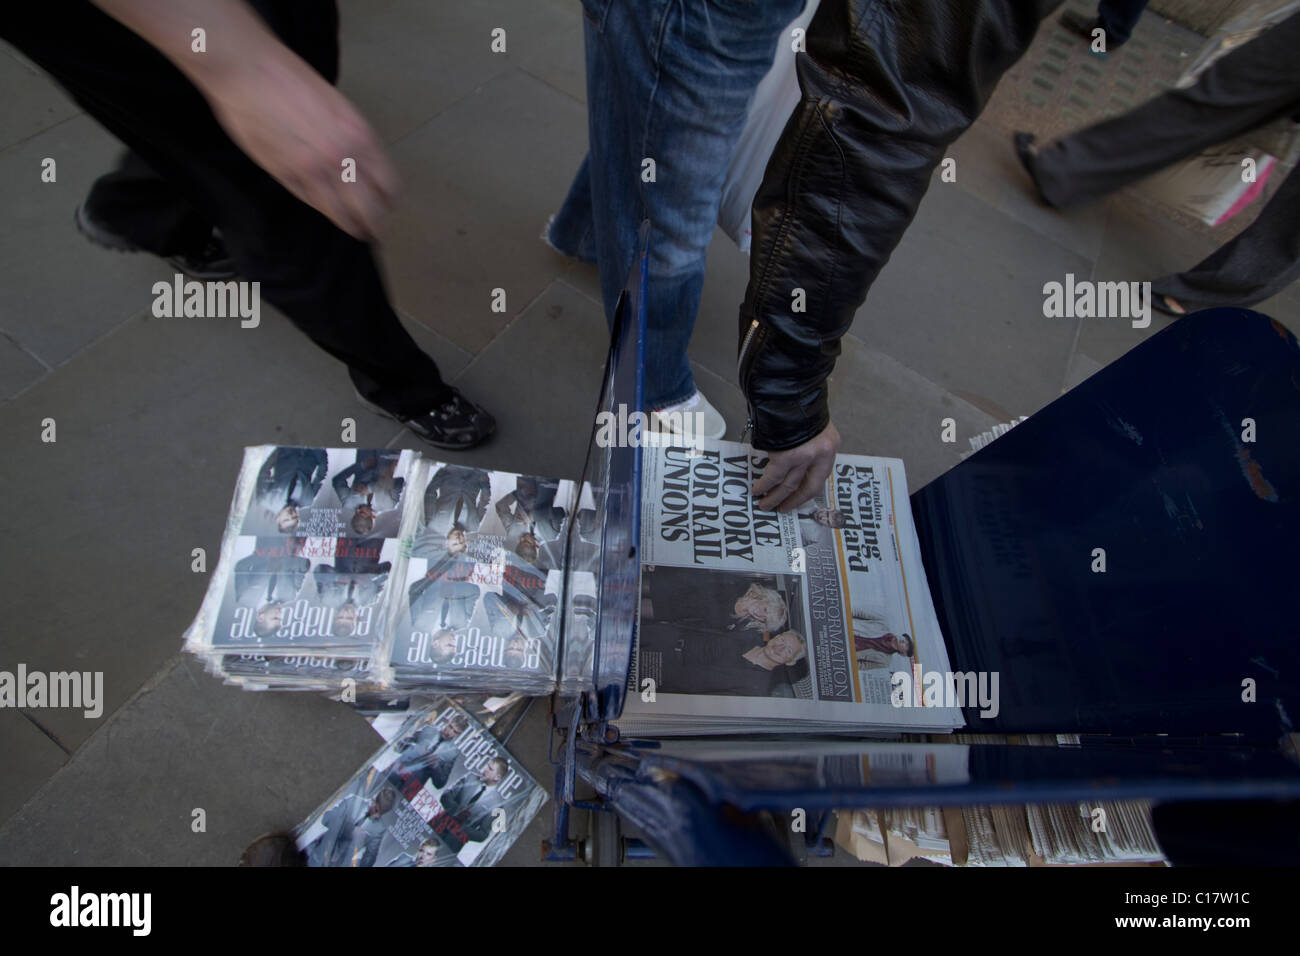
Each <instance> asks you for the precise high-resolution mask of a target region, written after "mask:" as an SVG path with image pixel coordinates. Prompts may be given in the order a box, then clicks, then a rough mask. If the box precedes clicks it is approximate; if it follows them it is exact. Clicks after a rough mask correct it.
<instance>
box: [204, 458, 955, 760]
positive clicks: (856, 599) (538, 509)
mask: <svg viewBox="0 0 1300 956" xmlns="http://www.w3.org/2000/svg"><path fill="white" fill-rule="evenodd" d="M767 461H768V459H767V455H766V454H765V453H763V452H760V451H755V450H754V449H752V448H750V447H749V446H747V445H741V444H736V443H731V442H722V441H707V440H695V441H693V442H691V443H690V444H680V445H679V444H672V443H670V441H666V440H664V439H663V437H662V436H660V440H657V441H655V442H651V443H649V444H648V445H647V446H646V447H645V448H644V449H643V466H642V494H641V522H640V536H641V537H640V544H641V547H640V552H639V556H638V555H636V553H635V551H633V554H632V557H633V558H634V559H639V562H640V574H639V582H637V581H636V580H633V582H632V585H631V586H632V587H633V588H635V589H638V591H639V593H633V594H631V595H629V594H627V593H626V592H627V590H628V586H627V585H626V584H625V583H623V582H620V583H619V588H618V589H616V590H618V594H617V599H618V609H617V610H611V609H610V605H607V604H602V601H605V600H608V599H609V594H608V593H605V592H609V590H610V588H609V586H608V582H607V586H606V588H605V592H603V591H602V587H601V581H600V571H601V567H602V555H603V553H604V549H605V548H606V547H608V545H607V541H609V540H613V539H614V538H617V537H618V535H617V534H614V535H611V534H610V531H609V529H608V528H606V526H605V525H606V521H607V515H606V510H605V507H604V505H605V503H604V501H603V500H602V498H601V496H602V494H604V492H603V490H602V488H601V483H600V482H599V481H596V480H593V481H592V482H590V483H588V484H581V485H580V484H579V483H578V482H576V481H573V480H555V479H546V478H537V477H531V476H527V475H520V474H515V473H512V472H502V471H487V470H484V469H480V468H471V467H467V466H463V465H456V464H447V463H444V462H439V461H436V460H433V459H430V458H426V457H425V456H423V455H420V454H418V453H416V452H411V451H398V450H391V449H378V450H357V449H324V448H295V447H283V446H261V447H256V448H250V449H247V450H246V452H245V457H244V463H243V467H242V469H241V471H240V475H239V480H238V483H237V487H236V492H235V496H234V501H233V504H232V507H231V513H230V517H229V521H228V527H227V531H226V535H225V539H224V541H223V543H222V548H221V557H220V560H219V561H218V565H217V568H216V570H215V571H214V573H213V577H212V580H211V582H210V586H209V589H208V593H207V596H206V597H205V599H204V603H203V606H202V608H201V610H200V613H199V615H198V616H197V618H196V619H195V621H194V624H193V625H192V626H191V627H190V629H189V631H188V632H187V634H186V648H187V649H188V650H190V651H192V652H193V653H195V654H197V655H199V656H200V657H202V658H203V659H204V660H205V661H206V662H207V665H208V667H209V668H210V670H211V671H212V672H214V673H216V674H218V675H220V676H221V677H223V678H224V679H225V680H227V681H229V682H231V683H234V684H238V685H240V686H242V687H244V688H247V689H257V690H261V689H270V688H274V689H287V690H295V689H297V690H318V691H326V692H332V693H336V694H337V693H338V692H339V691H340V690H341V689H342V690H344V691H345V692H346V689H347V688H351V689H352V691H354V692H356V693H361V692H363V691H364V692H365V693H369V694H375V693H378V694H387V695H390V696H394V695H409V694H412V693H416V694H418V693H438V694H441V693H477V694H494V695H507V694H525V695H543V694H549V693H551V692H553V691H558V692H559V693H560V694H561V695H565V696H572V695H577V694H580V693H582V692H584V691H590V690H592V689H593V686H594V677H593V671H594V664H595V661H594V651H595V646H596V636H597V634H598V633H600V634H601V635H602V638H603V646H604V647H605V650H604V651H602V658H603V659H604V660H605V661H606V662H608V661H609V660H610V659H614V660H615V661H616V662H617V661H618V660H619V659H620V655H623V656H625V657H626V661H627V663H626V681H627V691H628V693H627V694H626V705H625V707H624V710H623V714H622V716H621V718H620V719H619V721H618V725H619V727H620V728H621V729H622V730H623V731H624V732H628V733H636V734H644V735H651V736H671V735H680V734H699V733H708V734H712V733H732V732H764V731H775V732H782V733H785V732H791V731H795V732H859V733H860V732H864V731H866V732H874V731H880V732H897V731H905V730H915V731H949V730H952V729H953V728H954V727H958V726H961V725H962V723H963V720H962V716H961V707H962V706H963V705H967V706H973V705H975V704H976V701H963V700H960V699H957V698H956V697H954V695H953V693H952V692H951V691H952V689H953V685H952V682H951V680H949V678H950V677H951V675H950V674H949V667H948V657H947V652H946V649H945V646H944V641H943V635H942V634H941V633H940V630H939V624H938V619H937V617H936V615H935V610H934V606H933V603H932V601H931V598H930V591H929V587H928V586H927V583H926V576H925V568H924V567H923V566H922V563H921V556H920V549H919V545H918V542H917V537H916V531H915V528H914V527H913V524H912V515H911V511H910V509H909V506H908V494H907V482H906V477H905V475H904V472H903V464H902V462H901V461H898V460H896V459H887V458H868V457H860V456H851V455H841V456H839V457H838V458H837V459H836V462H835V466H834V469H833V471H832V473H831V475H830V476H829V477H828V478H827V480H826V482H825V485H824V486H823V488H821V489H820V492H819V493H818V494H817V495H816V496H815V497H814V498H813V499H812V500H811V501H809V502H807V503H805V504H804V505H802V506H801V507H799V508H798V509H797V510H795V511H793V512H790V513H775V512H767V511H763V510H762V509H761V508H760V507H759V506H758V504H757V502H756V501H755V499H754V498H753V497H752V495H751V493H750V489H751V487H752V485H753V483H754V482H755V481H756V480H757V479H758V478H759V477H760V476H761V475H762V473H763V470H764V468H765V467H766V465H767ZM624 511H626V509H624ZM628 530H629V529H622V532H623V537H626V536H627V532H628ZM632 540H633V541H635V539H634V538H633V539H632ZM620 553H621V555H622V558H621V559H620V560H623V561H626V560H627V558H628V549H627V548H626V547H623V548H622V550H621V552H620ZM634 567H635V565H634ZM634 577H635V576H634ZM602 611H603V612H604V614H603V617H602ZM619 642H621V643H619ZM611 648H613V650H611ZM623 673H624V672H623V670H622V669H621V666H620V667H618V674H619V677H618V680H619V681H621V680H623V676H622V675H623ZM934 686H939V687H941V688H943V687H947V689H948V692H947V693H944V692H942V690H941V692H939V693H938V694H937V695H936V694H933V693H930V692H929V691H928V689H929V688H932V687H934ZM923 688H926V691H925V692H923Z"/></svg>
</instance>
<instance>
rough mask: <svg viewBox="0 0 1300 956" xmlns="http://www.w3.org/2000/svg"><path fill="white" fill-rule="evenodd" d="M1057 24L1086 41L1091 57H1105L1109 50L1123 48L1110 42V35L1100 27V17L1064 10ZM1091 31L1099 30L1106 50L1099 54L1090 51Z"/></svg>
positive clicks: (1119, 44)
mask: <svg viewBox="0 0 1300 956" xmlns="http://www.w3.org/2000/svg"><path fill="white" fill-rule="evenodd" d="M1057 22H1058V23H1059V24H1060V25H1061V26H1063V27H1065V29H1067V30H1069V31H1070V32H1071V33H1073V34H1074V35H1075V36H1078V37H1082V38H1083V39H1085V40H1087V41H1088V52H1090V53H1092V55H1093V56H1105V55H1106V54H1107V53H1109V52H1110V51H1111V50H1118V49H1119V48H1120V47H1121V46H1123V43H1115V42H1114V41H1112V40H1111V38H1110V34H1109V33H1107V32H1106V28H1105V27H1103V26H1102V25H1101V18H1100V17H1089V16H1085V15H1084V14H1082V13H1076V12H1075V11H1073V10H1066V11H1065V12H1064V13H1062V14H1061V18H1060V19H1059V20H1058V21H1057ZM1093 30H1100V31H1101V35H1102V39H1103V40H1104V41H1105V45H1106V49H1105V50H1103V51H1102V52H1100V53H1098V52H1096V51H1094V50H1093V49H1092V41H1093V35H1092V31H1093Z"/></svg>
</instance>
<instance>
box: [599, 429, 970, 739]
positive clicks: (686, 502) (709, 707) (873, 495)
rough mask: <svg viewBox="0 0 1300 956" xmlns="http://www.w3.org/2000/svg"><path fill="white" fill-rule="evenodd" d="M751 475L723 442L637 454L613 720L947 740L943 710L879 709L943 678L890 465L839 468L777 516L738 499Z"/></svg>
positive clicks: (904, 506)
mask: <svg viewBox="0 0 1300 956" xmlns="http://www.w3.org/2000/svg"><path fill="white" fill-rule="evenodd" d="M766 464H767V456H766V455H765V454H764V453H763V452H759V451H755V450H754V449H752V448H750V447H749V446H747V445H740V444H735V443H731V442H716V441H701V442H697V443H696V444H695V446H694V447H660V448H651V449H647V451H646V455H645V459H644V466H643V478H644V481H643V493H642V540H641V561H642V573H641V615H640V625H639V629H638V636H637V649H636V654H635V657H634V663H633V669H632V676H631V686H629V696H628V702H627V706H626V708H625V709H624V721H625V722H627V723H628V724H629V726H634V727H638V728H642V729H646V728H649V727H655V728H659V729H662V730H663V731H664V732H669V731H670V730H671V729H673V728H674V727H676V728H678V729H677V732H684V731H685V729H688V728H689V727H690V726H692V725H696V726H708V725H709V724H710V722H722V723H729V722H735V723H738V724H746V723H748V724H750V725H751V726H752V722H753V721H755V720H760V721H761V720H769V721H782V720H795V721H800V722H805V723H806V724H808V725H810V726H821V727H833V726H835V725H856V726H878V727H902V726H907V727H911V728H927V729H944V730H950V729H952V727H953V726H957V725H960V724H961V722H962V721H961V716H960V712H959V711H958V709H957V708H955V707H906V708H898V707H895V706H893V704H892V703H891V699H890V698H891V691H892V690H893V675H894V674H895V673H896V672H907V673H912V672H913V668H914V667H920V668H923V669H925V670H927V671H928V670H938V671H945V672H946V671H947V669H948V663H947V652H946V650H945V647H944V644H943V638H942V635H941V634H940V633H939V626H938V621H937V618H936V617H935V614H934V609H933V605H932V604H931V599H930V595H929V589H928V587H927V586H926V584H925V577H924V574H925V572H924V569H923V568H922V566H921V560H920V552H919V548H918V546H917V544H916V536H915V531H914V530H913V528H912V524H911V515H910V511H909V510H908V497H907V488H906V479H905V477H904V474H903V464H902V462H901V461H897V460H894V459H884V458H866V457H859V456H849V455H842V456H839V457H838V458H837V459H836V463H835V467H834V469H833V471H832V474H831V476H830V477H829V478H828V479H827V482H826V486H825V489H824V491H823V493H822V494H821V495H819V496H818V497H816V498H814V499H813V500H812V501H810V502H807V503H806V504H804V505H803V506H802V507H800V508H799V509H798V510H797V511H796V512H793V513H785V514H782V513H773V512H763V511H761V510H759V509H758V507H757V505H756V503H755V502H754V501H753V500H752V499H751V497H750V494H749V489H750V487H751V486H752V483H753V481H754V480H755V479H756V478H757V477H758V476H759V475H760V474H761V473H762V470H763V468H764V467H765V466H766ZM621 724H622V722H621Z"/></svg>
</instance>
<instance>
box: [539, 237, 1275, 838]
mask: <svg viewBox="0 0 1300 956" xmlns="http://www.w3.org/2000/svg"><path fill="white" fill-rule="evenodd" d="M646 234H647V230H645V229H644V228H643V244H642V254H641V256H640V259H639V261H638V263H637V265H636V267H635V268H634V269H633V272H632V277H631V279H630V280H629V284H628V287H627V289H626V290H625V292H624V298H623V301H622V303H621V305H620V309H619V319H618V321H617V322H616V326H617V328H616V330H615V335H614V338H613V344H612V346H611V350H610V358H609V363H608V367H607V370H606V375H605V381H604V388H603V392H602V396H601V403H602V407H603V408H608V409H616V408H617V407H618V406H619V405H620V404H621V405H624V406H626V407H627V408H628V409H640V408H641V372H642V369H643V365H644V347H645V311H644V296H645V243H644V236H645V235H646ZM1252 438H1253V441H1252V440H1251V439H1252ZM584 478H585V480H587V481H589V482H591V483H592V486H593V488H594V489H596V493H597V495H598V498H599V499H603V519H604V527H603V551H602V559H601V573H600V575H599V578H598V580H599V602H598V612H599V617H598V626H597V628H596V633H597V646H596V653H595V659H594V674H593V689H592V690H590V691H588V692H586V693H584V694H582V695H581V696H579V697H576V698H573V697H570V698H564V697H560V696H557V697H556V698H555V699H554V700H553V701H552V719H553V725H554V726H553V730H554V733H553V741H552V744H553V746H552V762H553V764H554V766H555V811H554V812H555V821H554V823H555V834H554V838H553V840H552V841H551V842H550V843H548V844H547V846H546V853H547V856H548V858H549V859H552V860H564V859H573V858H575V856H576V855H577V854H578V847H577V845H576V843H575V841H574V840H573V838H572V837H571V835H570V827H569V813H570V810H571V808H573V807H579V808H583V809H588V810H593V811H598V812H597V813H596V814H595V816H596V818H597V820H601V821H604V824H611V825H612V824H615V823H616V821H615V818H614V817H613V816H610V814H611V813H612V814H617V815H618V816H619V817H621V818H622V819H623V820H624V821H625V822H627V823H628V824H631V825H632V826H634V827H635V828H636V829H637V830H638V831H639V833H640V834H641V835H642V836H643V837H644V839H645V840H646V842H647V843H648V844H649V845H650V846H651V847H652V848H653V849H654V850H655V851H656V852H657V853H659V854H660V855H662V856H663V857H666V858H667V859H669V860H671V861H672V862H675V863H684V864H709V863H727V864H739V863H788V862H790V860H789V856H788V853H787V852H786V850H785V849H784V848H782V847H781V846H780V845H779V844H778V841H775V840H773V839H771V837H770V834H769V833H768V832H765V831H764V830H763V829H762V828H761V827H760V826H759V824H758V822H757V817H756V814H757V813H758V811H772V812H775V813H781V814H789V813H790V812H792V811H793V810H795V809H796V808H799V809H802V810H804V811H805V812H806V813H807V815H808V821H809V822H808V826H807V829H806V837H805V838H806V840H807V842H808V843H809V845H810V846H817V845H820V844H821V837H822V834H823V833H824V830H825V826H826V822H827V820H828V818H829V814H830V811H831V810H833V809H836V808H857V807H897V806H909V805H910V806H922V805H924V806H933V805H969V804H990V803H1037V802H1049V801H1082V800H1120V799H1139V798H1141V799H1154V800H1163V801H1200V800H1237V799H1252V800H1260V799H1274V798H1297V797H1300V767H1298V766H1297V765H1296V764H1295V763H1294V761H1293V760H1291V759H1290V758H1289V757H1288V756H1286V754H1285V753H1284V750H1283V741H1284V738H1285V734H1287V733H1288V732H1291V731H1292V730H1294V726H1293V721H1294V719H1296V717H1297V716H1300V624H1298V623H1297V622H1298V621H1300V613H1297V610H1296V608H1295V606H1294V605H1293V603H1292V595H1293V593H1294V592H1295V589H1296V588H1297V584H1298V583H1300V582H1298V581H1297V577H1298V573H1300V546H1298V545H1297V541H1298V540H1300V348H1298V347H1297V342H1296V339H1295V337H1294V336H1293V335H1291V333H1290V332H1288V331H1287V330H1286V329H1285V328H1283V327H1282V326H1281V325H1279V324H1278V323H1276V322H1274V321H1272V320H1270V319H1268V318H1267V317H1265V316H1263V315H1259V314H1257V313H1254V312H1250V311H1247V310H1243V309H1215V310H1210V311H1206V312H1202V313H1198V314H1196V315H1193V316H1190V317H1187V318H1184V319H1180V320H1179V321H1177V322H1175V323H1174V324H1173V325H1171V326H1170V327H1168V328H1167V329H1165V330H1164V331H1162V332H1160V333H1158V334H1156V335H1153V336H1151V338H1150V339H1149V340H1148V341H1146V342H1145V343H1143V344H1142V345H1140V346H1138V347H1137V348H1135V349H1133V350H1132V351H1131V352H1129V353H1128V354H1127V355H1125V356H1124V357H1123V358H1121V359H1120V360H1118V361H1117V362H1114V363H1112V364H1111V365H1109V366H1107V367H1106V368H1105V369H1103V370H1102V371H1100V372H1098V373H1097V374H1096V375H1094V376H1092V377H1091V378H1090V379H1088V380H1087V381H1085V382H1083V383H1082V384H1081V385H1079V386H1078V387H1076V388H1075V389H1073V390H1071V391H1070V392H1069V393H1067V394H1066V395H1063V396H1061V397H1060V398H1059V399H1057V400H1056V401H1054V402H1052V403H1051V404H1050V405H1048V406H1047V407H1046V408H1044V409H1043V410H1042V411H1040V412H1039V413H1038V414H1036V415H1034V416H1032V417H1031V418H1030V419H1028V420H1027V421H1025V422H1023V423H1022V424H1020V425H1019V426H1017V427H1016V428H1014V429H1012V430H1011V431H1009V432H1008V433H1007V434H1005V435H1004V436H1003V437H1001V438H999V439H998V440H996V441H995V442H993V443H992V444H990V445H989V446H987V447H985V448H983V449H982V450H980V451H979V452H977V453H976V454H974V455H973V456H971V457H970V458H969V459H967V460H966V461H965V462H963V463H962V464H961V465H959V466H957V467H956V468H953V469H952V470H950V471H949V472H947V473H946V474H944V475H943V476H941V477H940V478H938V479H936V480H935V481H933V482H931V483H930V484H929V485H927V486H926V487H925V488H922V489H920V490H919V491H917V492H915V493H914V494H913V495H912V498H911V503H912V510H913V514H914V516H915V520H916V525H917V531H918V535H919V537H920V542H921V550H922V555H923V560H924V562H925V566H926V573H927V576H928V578H929V582H930V585H931V589H932V595H933V598H934V601H935V605H936V608H937V610H938V615H939V621H940V624H941V626H942V628H943V633H944V637H945V639H946V641H947V648H948V654H949V658H950V662H951V665H952V667H953V669H954V670H955V671H996V672H998V673H999V675H1000V687H1001V691H1002V694H1001V707H1000V711H999V713H998V715H997V716H996V717H993V718H991V719H985V718H982V717H980V715H979V713H978V712H977V711H976V710H974V709H966V710H964V716H965V718H966V721H967V727H966V728H965V729H966V730H967V731H969V732H973V733H992V734H1019V733H1059V734H1078V735H1081V737H1080V740H1081V742H1080V744H1079V745H1078V746H1066V747H1022V746H1004V745H959V744H955V743H952V744H943V743H940V744H916V743H901V742H891V741H882V740H868V739H855V738H845V737H818V738H812V739H809V738H807V737H804V736H800V737H799V738H798V739H797V740H790V739H788V738H787V739H786V740H784V741H783V740H781V739H780V738H773V737H770V736H769V737H766V738H762V739H761V745H760V739H759V738H755V737H730V738H716V737H715V738H709V739H707V740H694V741H681V740H676V739H674V740H663V741H657V740H628V739H620V738H619V734H618V731H617V728H615V727H614V726H613V725H612V723H611V722H612V721H614V720H616V719H617V718H618V716H619V715H620V713H621V712H622V707H623V701H624V695H625V693H626V689H627V686H628V679H629V667H630V662H631V656H632V647H633V637H634V632H635V627H636V620H637V610H638V601H637V595H638V594H639V575H640V564H639V557H638V553H637V552H638V545H639V541H640V527H639V523H640V522H639V518H640V490H641V489H640V478H641V450H640V449H639V448H599V447H597V446H596V445H595V444H594V443H593V444H592V446H591V447H590V450H589V454H588V460H587V464H586V467H585V474H584ZM1098 548H1100V549H1104V552H1105V557H1106V570H1105V571H1104V572H1100V573H1099V572H1097V571H1094V570H1093V563H1094V555H1095V549H1098ZM1252 692H1253V693H1252ZM1252 697H1253V699H1252ZM756 747H758V749H761V751H762V753H761V754H757V753H754V751H755V749H756ZM579 782H581V783H582V784H584V785H585V786H586V787H589V788H590V789H591V791H593V792H594V794H595V798H594V799H593V800H580V799H578V798H577V796H576V789H577V786H578V784H579ZM602 829H604V830H606V831H611V832H612V829H613V827H612V826H606V825H602ZM605 849H606V851H608V849H609V847H608V846H607V847H606V848H605ZM639 849H640V844H632V850H633V851H634V852H636V851H639Z"/></svg>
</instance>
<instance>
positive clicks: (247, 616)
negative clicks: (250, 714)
mask: <svg viewBox="0 0 1300 956" xmlns="http://www.w3.org/2000/svg"><path fill="white" fill-rule="evenodd" d="M575 498H576V495H575V492H574V485H573V482H557V481H547V480H545V479H539V478H531V477H528V476H523V475H516V474H511V473H506V472H492V471H484V470H482V469H478V468H467V467H464V466H459V465H448V464H444V463H442V462H438V461H433V460H431V459H428V458H425V457H423V456H421V455H419V454H418V453H416V452H412V451H396V450H388V449H377V450H376V449H371V450H356V449H325V448H292V447H276V446H260V447H256V448H249V449H247V450H246V451H245V455H244V463H243V467H242V468H241V470H240V475H239V479H238V482H237V485H236V491H235V496H234V501H233V503H232V506H231V512H230V517H229V520H228V523H227V530H226V535H225V539H224V541H223V542H222V547H221V556H220V560H219V561H218V565H217V569H216V571H215V572H214V574H213V577H212V580H211V582H210V584H209V588H208V593H207V596H206V597H205V599H204V603H203V606H202V608H201V609H200V612H199V614H198V616H197V618H196V619H195V621H194V623H193V625H191V627H190V629H189V631H188V632H187V633H186V645H185V646H186V649H187V650H189V651H191V652H193V653H195V654H197V655H199V656H200V657H202V658H203V659H204V660H205V661H206V662H207V664H208V667H209V669H210V670H212V671H213V672H214V673H216V674H219V675H220V676H222V677H223V678H225V679H226V680H227V681H229V682H231V683H234V684H238V685H240V686H243V687H245V688H247V689H254V690H261V689H268V688H275V689H285V690H323V691H332V692H337V691H338V690H339V688H340V687H341V686H343V685H344V683H345V682H348V681H350V682H351V686H352V688H353V689H354V690H356V689H357V688H362V689H365V690H369V691H374V690H383V691H386V692H391V693H410V692H418V691H421V690H423V691H436V692H440V693H441V692H447V691H468V692H474V691H480V692H484V693H499V694H509V693H522V694H529V695H541V694H547V693H550V692H551V691H552V690H553V689H554V687H555V681H556V671H557V667H558V653H557V649H558V646H559V632H560V624H559V620H558V615H557V613H556V612H557V608H558V607H559V606H560V599H561V591H562V586H563V572H564V567H565V554H566V537H567V532H568V525H569V520H570V515H571V514H572V512H573V506H574V501H575ZM588 499H590V495H588ZM589 513H590V514H594V510H592V509H589ZM579 518H580V520H581V521H582V522H584V523H588V524H589V523H590V518H589V517H588V516H584V515H580V516H579ZM576 540H578V541H579V542H580V546H579V547H577V548H575V551H576V552H577V553H578V558H579V559H581V558H582V557H583V556H584V555H585V556H586V558H587V559H588V560H590V559H591V557H592V556H593V555H594V553H595V550H596V549H595V547H594V546H591V545H590V544H589V543H587V542H583V541H582V539H581V536H580V535H579V536H577V538H576ZM576 577H577V578H578V579H579V587H578V590H579V591H581V590H582V589H583V587H584V586H585V591H586V594H587V597H586V600H585V602H584V600H583V599H582V598H583V596H582V595H581V594H579V595H578V597H576V598H575V604H576V606H577V607H578V608H580V609H581V608H582V607H584V606H587V607H589V608H590V609H591V613H592V614H594V590H595V588H594V576H593V575H592V574H591V573H590V571H588V572H587V573H586V574H585V577H586V578H590V579H592V580H591V581H586V582H584V581H583V578H584V575H582V574H579V575H576Z"/></svg>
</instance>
